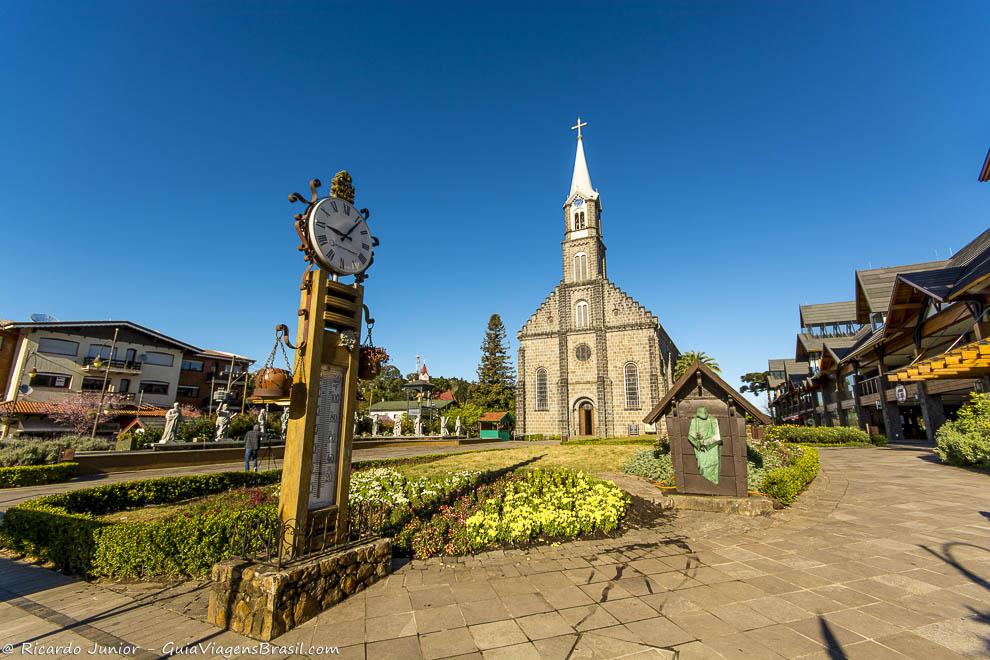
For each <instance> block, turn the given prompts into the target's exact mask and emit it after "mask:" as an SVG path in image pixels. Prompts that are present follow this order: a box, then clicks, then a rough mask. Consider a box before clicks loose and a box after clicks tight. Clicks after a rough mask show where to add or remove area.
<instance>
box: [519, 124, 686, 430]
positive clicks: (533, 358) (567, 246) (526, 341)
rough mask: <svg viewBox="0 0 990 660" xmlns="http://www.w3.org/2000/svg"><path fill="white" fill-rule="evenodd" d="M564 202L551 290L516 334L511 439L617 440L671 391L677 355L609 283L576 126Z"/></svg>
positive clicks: (649, 319) (655, 325) (597, 206)
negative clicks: (559, 264)
mask: <svg viewBox="0 0 990 660" xmlns="http://www.w3.org/2000/svg"><path fill="white" fill-rule="evenodd" d="M578 124H579V126H577V127H575V128H577V129H578V142H577V153H576V155H575V159H574V174H573V176H572V179H571V191H570V194H569V195H568V197H567V200H566V201H565V202H564V207H563V212H564V213H563V215H564V217H563V220H564V240H563V244H562V245H563V271H564V276H563V279H562V280H561V281H560V283H559V284H558V285H557V286H556V287H555V288H554V289H553V291H551V292H550V295H549V296H547V298H546V300H544V301H543V303H542V304H541V305H540V306H539V308H538V309H537V310H536V312H535V313H534V314H533V315H532V316H531V317H530V318H529V320H528V321H526V323H525V324H524V325H523V327H522V329H521V330H520V331H519V333H518V338H519V356H518V362H517V365H516V366H517V371H518V384H517V389H516V432H517V433H520V434H524V435H534V434H545V435H559V436H561V438H567V437H572V436H597V437H617V436H625V435H629V434H637V433H643V432H644V431H651V430H653V429H652V428H644V425H643V421H642V420H643V417H644V416H645V414H646V413H647V412H648V411H649V410H650V409H651V408H652V407H653V406H654V405H656V404H657V403H659V402H660V399H661V398H662V397H663V396H664V394H666V392H667V389H668V388H669V387H670V385H671V374H672V370H673V363H674V361H675V360H676V359H677V356H678V351H677V348H676V346H674V343H673V341H672V340H671V339H670V337H669V336H668V335H667V333H666V332H665V331H664V329H663V327H662V326H661V325H660V322H659V320H658V319H657V317H656V316H654V315H653V314H652V313H650V311H649V310H647V309H645V308H644V307H643V306H642V305H640V304H639V303H638V302H636V301H635V300H634V299H633V298H632V296H630V295H629V294H627V293H625V292H624V291H622V289H620V288H619V287H617V286H616V285H615V284H613V283H612V282H611V281H609V279H608V277H607V274H606V260H605V244H604V242H603V240H602V229H601V227H602V225H601V217H602V203H601V199H600V198H599V195H598V192H597V191H595V190H594V189H593V188H592V186H591V176H590V174H589V172H588V165H587V161H586V159H585V155H584V145H583V138H582V136H581V130H580V126H582V124H581V122H580V120H579V121H578Z"/></svg>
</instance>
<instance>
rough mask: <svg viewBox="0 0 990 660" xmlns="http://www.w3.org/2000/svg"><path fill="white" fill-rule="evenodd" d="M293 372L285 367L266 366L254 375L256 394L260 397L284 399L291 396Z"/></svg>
mask: <svg viewBox="0 0 990 660" xmlns="http://www.w3.org/2000/svg"><path fill="white" fill-rule="evenodd" d="M291 386H292V374H290V373H289V372H288V371H286V370H285V369H275V368H274V367H266V368H265V369H262V370H261V371H259V372H258V374H257V375H256V376H255V377H254V396H255V397H256V398H259V399H284V398H286V397H288V396H289V388H290V387H291Z"/></svg>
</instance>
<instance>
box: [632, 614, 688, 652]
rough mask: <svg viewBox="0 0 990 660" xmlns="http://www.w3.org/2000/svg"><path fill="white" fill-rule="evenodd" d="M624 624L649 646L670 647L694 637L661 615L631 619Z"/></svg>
mask: <svg viewBox="0 0 990 660" xmlns="http://www.w3.org/2000/svg"><path fill="white" fill-rule="evenodd" d="M625 626H626V628H628V629H629V630H630V631H631V632H632V633H634V634H635V635H636V636H637V637H638V638H639V639H640V641H642V642H643V643H644V644H647V645H649V646H660V647H671V646H676V645H678V644H683V643H685V642H690V641H691V640H693V639H695V636H694V635H692V634H691V633H689V632H687V631H685V630H684V629H683V628H681V627H680V626H678V625H677V624H676V623H674V622H673V621H671V620H670V619H668V618H667V617H663V616H658V617H655V618H653V619H644V620H642V621H633V622H632V623H627V624H625Z"/></svg>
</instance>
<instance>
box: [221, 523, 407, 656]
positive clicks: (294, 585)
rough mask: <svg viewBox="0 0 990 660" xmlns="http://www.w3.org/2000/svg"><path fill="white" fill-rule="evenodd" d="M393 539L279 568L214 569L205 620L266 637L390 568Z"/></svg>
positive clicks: (232, 564)
mask: <svg viewBox="0 0 990 660" xmlns="http://www.w3.org/2000/svg"><path fill="white" fill-rule="evenodd" d="M391 563H392V539H389V538H383V539H374V540H371V541H368V542H365V543H360V544H358V545H350V546H344V547H342V548H340V549H336V550H331V551H329V552H326V553H321V554H319V555H316V556H313V557H307V558H305V559H302V560H300V561H298V562H292V563H290V564H287V565H284V566H282V568H281V569H278V568H275V567H274V566H269V565H267V564H258V563H253V562H249V561H245V560H242V559H231V560H228V561H224V562H221V563H219V564H216V565H215V566H214V567H213V571H212V578H213V587H212V590H211V591H210V607H209V611H208V614H207V618H208V620H209V622H210V623H212V624H213V625H215V626H218V627H220V628H225V629H228V630H232V631H234V632H237V633H241V634H242V635H246V636H248V637H252V638H254V639H259V640H262V641H269V640H272V639H275V638H276V637H278V636H279V635H283V634H285V633H286V632H288V631H289V630H292V629H293V628H295V627H296V626H298V625H300V624H301V623H303V622H305V621H308V620H309V619H311V618H313V617H314V616H316V615H317V614H319V613H320V612H322V611H324V610H326V609H328V608H330V607H332V606H333V605H336V604H337V603H339V602H340V601H342V600H344V599H345V598H347V597H348V596H351V595H353V594H356V593H357V592H359V591H361V590H363V589H365V588H367V587H369V586H371V585H372V584H374V583H375V582H377V581H378V580H379V579H381V578H382V577H384V576H386V575H387V574H388V572H389V569H390V567H391Z"/></svg>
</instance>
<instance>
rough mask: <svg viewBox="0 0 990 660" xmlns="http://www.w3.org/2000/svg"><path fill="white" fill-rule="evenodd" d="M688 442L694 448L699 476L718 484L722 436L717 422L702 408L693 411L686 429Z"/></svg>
mask: <svg viewBox="0 0 990 660" xmlns="http://www.w3.org/2000/svg"><path fill="white" fill-rule="evenodd" d="M688 442H690V443H691V446H692V447H694V455H695V457H696V458H697V459H698V471H699V472H700V473H701V476H703V477H704V478H705V479H707V480H708V481H710V482H712V483H713V484H718V473H719V470H720V469H721V467H722V460H721V453H722V434H721V433H720V432H719V430H718V420H717V419H715V418H714V417H712V416H710V415H709V414H708V409H707V408H705V407H704V406H699V407H698V409H697V410H695V411H694V418H693V419H692V420H691V425H690V426H689V427H688Z"/></svg>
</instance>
